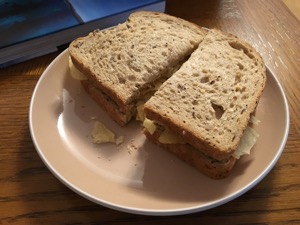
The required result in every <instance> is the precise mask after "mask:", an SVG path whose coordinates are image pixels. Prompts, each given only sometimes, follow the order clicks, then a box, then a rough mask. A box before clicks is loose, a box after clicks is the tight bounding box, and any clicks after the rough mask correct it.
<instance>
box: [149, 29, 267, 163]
mask: <svg viewBox="0 0 300 225" xmlns="http://www.w3.org/2000/svg"><path fill="white" fill-rule="evenodd" d="M265 83H266V68H265V65H264V63H263V60H262V58H261V56H260V55H259V54H258V53H257V52H256V51H255V49H254V48H253V47H251V46H250V45H249V44H247V43H245V42H244V41H242V40H240V39H239V38H237V37H235V36H233V35H230V34H225V33H223V32H221V31H218V30H211V31H210V32H209V33H208V34H207V36H206V37H205V39H204V40H203V41H202V42H201V43H200V45H199V47H198V49H197V50H195V52H194V53H193V54H192V55H191V57H190V58H189V60H188V61H187V62H186V63H184V64H183V65H182V67H181V68H180V69H179V70H178V71H177V72H176V73H175V74H174V75H173V76H172V77H171V78H169V79H168V80H167V81H166V82H165V83H164V84H163V85H162V86H161V88H160V89H159V90H158V91H157V92H156V93H155V95H154V96H153V97H151V98H150V100H149V101H148V102H147V103H146V104H145V106H144V110H145V115H146V117H147V118H149V119H150V120H153V121H156V122H158V123H160V124H162V125H163V126H165V127H166V128H167V129H169V130H171V131H172V132H174V133H175V134H176V135H178V136H180V137H181V138H182V139H183V140H184V141H185V142H187V143H189V144H190V145H192V146H193V147H194V148H196V149H198V150H199V151H203V153H204V154H205V155H208V156H210V157H212V158H214V159H217V160H222V159H226V158H229V157H230V155H231V154H232V153H233V152H234V151H235V149H236V148H237V146H238V144H239V142H240V139H241V137H242V135H243V132H244V130H245V128H246V126H247V124H248V122H249V119H250V116H251V114H252V113H253V112H254V111H255V109H256V106H257V104H258V101H259V98H260V96H261V94H262V91H263V89H264V86H265Z"/></svg>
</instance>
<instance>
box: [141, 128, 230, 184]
mask: <svg viewBox="0 0 300 225" xmlns="http://www.w3.org/2000/svg"><path fill="white" fill-rule="evenodd" d="M144 134H145V136H146V137H147V138H148V139H149V140H150V141H151V142H153V143H155V144H156V145H158V146H160V147H162V148H163V149H165V150H166V151H168V152H170V153H172V154H173V155H175V156H176V157H177V158H179V159H181V160H183V161H184V162H186V163H187V164H189V165H190V166H192V167H194V168H195V169H197V170H198V171H200V172H201V173H203V174H205V175H206V176H208V177H210V178H213V179H222V178H226V177H228V176H229V174H230V173H231V171H232V169H233V167H234V165H235V163H236V159H235V158H234V157H232V156H230V157H229V158H227V159H223V160H222V161H221V162H218V161H216V160H213V159H211V158H209V157H206V156H205V155H203V153H201V152H200V151H198V150H197V149H195V148H194V147H192V146H191V145H189V144H162V143H160V142H159V141H158V138H159V135H160V132H159V130H156V131H155V132H154V133H153V134H150V133H149V132H148V131H147V130H146V129H145V130H144Z"/></svg>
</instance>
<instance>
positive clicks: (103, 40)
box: [69, 12, 206, 125]
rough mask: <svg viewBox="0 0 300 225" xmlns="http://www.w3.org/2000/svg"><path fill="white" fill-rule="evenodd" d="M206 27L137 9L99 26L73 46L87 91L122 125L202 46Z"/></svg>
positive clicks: (73, 59)
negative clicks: (122, 18)
mask: <svg viewBox="0 0 300 225" xmlns="http://www.w3.org/2000/svg"><path fill="white" fill-rule="evenodd" d="M205 35H206V31H205V30H203V29H201V28H200V27H198V26H197V25H195V24H192V23H190V22H187V21H185V20H182V19H179V18H175V17H172V16H169V15H166V14H162V13H154V12H137V13H133V14H131V15H130V16H129V18H128V20H127V21H126V22H125V23H123V24H120V25H118V26H116V27H113V28H111V29H108V30H105V31H99V30H97V31H94V32H92V33H90V34H89V35H88V36H86V37H82V38H78V39H76V40H75V41H73V42H72V43H71V44H70V46H69V53H70V57H71V60H72V63H73V64H74V66H75V68H76V69H78V70H79V71H80V72H81V73H83V74H84V75H85V76H86V77H87V79H86V80H83V81H82V83H83V86H84V87H85V89H86V91H87V92H88V93H89V94H90V95H91V97H93V98H94V100H95V101H96V102H97V103H98V104H100V105H101V106H102V107H103V108H104V109H105V110H106V111H107V112H108V113H109V114H110V115H111V117H112V118H113V119H114V120H115V121H116V122H117V123H118V124H120V125H125V124H126V123H127V122H129V121H130V120H131V118H132V117H133V116H134V115H135V114H136V103H137V102H139V101H141V100H143V98H145V96H144V95H147V96H151V95H152V94H153V92H154V91H153V92H152V93H151V94H149V89H151V88H152V87H154V86H155V82H156V81H157V80H159V79H163V78H164V79H167V78H168V77H169V76H170V75H171V74H172V73H173V72H174V71H176V70H177V69H178V68H179V67H180V66H181V64H182V63H183V61H184V60H186V58H187V57H189V56H190V54H191V53H192V52H193V51H194V50H195V49H196V48H197V46H198V44H199V43H200V42H201V41H202V39H203V37H204V36H205ZM145 91H147V93H146V94H144V93H145Z"/></svg>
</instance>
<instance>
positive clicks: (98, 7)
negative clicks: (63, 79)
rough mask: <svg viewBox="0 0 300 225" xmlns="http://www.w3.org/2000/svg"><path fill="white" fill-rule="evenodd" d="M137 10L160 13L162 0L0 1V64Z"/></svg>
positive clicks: (47, 48) (50, 49)
mask: <svg viewBox="0 0 300 225" xmlns="http://www.w3.org/2000/svg"><path fill="white" fill-rule="evenodd" d="M140 10H147V11H156V12H164V11H165V1H164V0H85V1H82V0H65V1H63V0H51V1H43V0H30V1H26V0H25V1H24V0H11V1H0V31H1V35H0V67H6V66H9V65H12V64H16V63H19V62H21V61H24V60H28V59H31V58H34V57H38V56H41V55H44V54H47V53H50V52H54V51H57V50H58V49H61V48H62V49H63V48H66V47H67V46H68V44H69V43H70V42H71V41H72V40H74V39H75V38H77V37H80V36H85V35H87V34H88V33H89V32H91V31H92V30H95V29H105V28H108V27H111V26H115V25H117V24H119V23H122V22H124V21H125V20H126V19H127V17H128V16H129V14H131V13H132V12H135V11H140Z"/></svg>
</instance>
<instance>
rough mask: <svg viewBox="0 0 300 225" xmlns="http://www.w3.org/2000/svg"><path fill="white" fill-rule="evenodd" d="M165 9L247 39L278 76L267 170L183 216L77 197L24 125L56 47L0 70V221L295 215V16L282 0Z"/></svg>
mask: <svg viewBox="0 0 300 225" xmlns="http://www.w3.org/2000/svg"><path fill="white" fill-rule="evenodd" d="M166 12H167V13H169V14H172V15H175V16H179V17H182V18H184V19H187V20H190V21H192V22H195V23H197V24H199V25H201V26H204V27H208V28H213V27H216V28H219V29H222V30H224V31H228V32H231V33H233V34H235V35H237V36H239V37H240V38H242V39H244V40H246V41H248V42H249V43H251V44H252V45H253V46H255V47H256V48H257V50H258V51H259V52H260V53H261V54H262V56H263V58H264V60H265V63H266V65H267V66H268V67H269V68H270V69H271V70H272V71H273V72H274V74H275V75H276V77H277V78H278V79H279V81H280V82H281V84H282V86H283V88H284V90H285V93H286V96H287V98H288V102H289V107H290V116H291V124H290V132H289V137H288V141H287V144H286V147H285V149H284V151H283V154H282V156H281V158H280V159H279V161H278V162H277V164H276V165H275V167H274V168H273V170H272V171H271V172H270V173H269V174H268V175H267V176H266V177H265V178H264V179H263V180H262V181H261V182H260V183H259V184H258V185H256V186H255V187H254V188H253V189H252V190H250V191H249V192H247V193H246V194H244V195H242V196H241V197H239V198H237V199H235V200H233V201H231V202H229V203H227V204H225V205H222V206H219V207H217V208H214V209H211V210H208V211H204V212H198V213H193V214H190V215H184V216H173V217H172V216H168V217H153V216H140V215H133V214H128V213H124V212H119V211H115V210H111V209H108V208H105V207H103V206H100V205H97V204H95V203H92V202H90V201H88V200H86V199H84V198H82V197H80V196H79V195H77V194H75V193H74V192H72V191H71V190H69V189H68V188H67V187H66V186H64V185H63V184H62V183H61V182H60V181H58V180H57V179H56V178H55V177H54V176H53V175H52V173H50V172H49V170H48V169H47V168H46V166H45V165H44V164H43V162H42V161H41V159H40V158H39V156H38V154H37V152H36V150H35V148H34V145H33V142H32V140H31V137H30V133H29V125H28V112H29V103H30V98H31V95H32V92H33V89H34V87H35V84H36V83H37V81H38V79H39V77H40V76H41V74H42V73H43V71H44V70H45V68H46V67H47V66H48V65H49V63H50V62H51V61H52V60H53V59H54V58H55V57H56V56H57V55H58V54H59V52H56V53H53V54H49V55H46V56H43V57H39V58H36V59H34V60H30V61H27V62H24V63H21V64H18V65H15V66H11V67H9V68H6V69H1V70H0V224H131V223H132V224H135V223H141V224H154V223H155V224H187V223H192V224H196V223H197V224H199V223H202V224H218V223H220V224H225V223H224V220H226V221H227V222H226V224H286V222H290V224H299V223H300V175H299V172H300V113H299V112H300V69H299V68H300V48H299V42H300V38H299V37H300V22H299V20H297V18H296V17H295V16H294V15H293V14H292V13H291V12H290V11H289V10H288V8H287V7H286V6H285V5H284V4H283V3H282V1H280V0H251V1H249V0H238V1H232V0H211V1H205V0H188V1H180V0H170V1H167V7H166ZM0 54H1V53H0Z"/></svg>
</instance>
